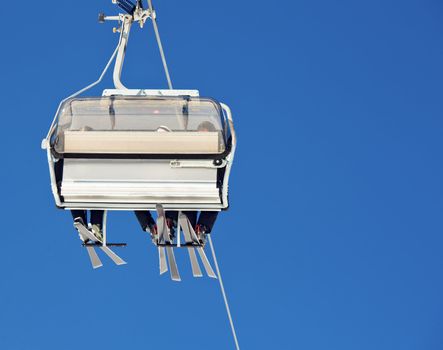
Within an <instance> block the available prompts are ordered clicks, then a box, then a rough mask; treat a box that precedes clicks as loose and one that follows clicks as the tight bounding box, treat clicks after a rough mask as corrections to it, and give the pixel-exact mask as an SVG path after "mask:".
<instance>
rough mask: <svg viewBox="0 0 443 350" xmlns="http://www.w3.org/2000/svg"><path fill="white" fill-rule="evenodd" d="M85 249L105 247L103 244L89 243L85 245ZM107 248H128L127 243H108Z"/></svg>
mask: <svg viewBox="0 0 443 350" xmlns="http://www.w3.org/2000/svg"><path fill="white" fill-rule="evenodd" d="M82 246H83V247H103V243H101V242H88V243H83V244H82ZM106 246H107V247H126V246H127V244H126V243H106Z"/></svg>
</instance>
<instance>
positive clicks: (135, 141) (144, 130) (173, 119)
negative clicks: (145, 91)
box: [51, 96, 228, 154]
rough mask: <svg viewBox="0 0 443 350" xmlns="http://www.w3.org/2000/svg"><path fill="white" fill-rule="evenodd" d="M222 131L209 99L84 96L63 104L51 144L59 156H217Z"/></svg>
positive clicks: (221, 145)
mask: <svg viewBox="0 0 443 350" xmlns="http://www.w3.org/2000/svg"><path fill="white" fill-rule="evenodd" d="M227 132H228V131H227V129H226V120H225V118H224V116H223V113H222V110H221V107H220V104H219V103H218V102H216V101H214V100H211V99H208V98H187V97H186V98H185V97H167V98H166V97H146V96H143V97H132V96H131V97H128V96H118V97H117V96H111V97H87V98H74V99H70V100H68V101H66V102H65V103H64V104H63V105H62V107H61V108H60V112H59V115H58V125H57V128H56V130H55V132H54V134H53V135H52V138H51V143H52V146H53V147H54V149H55V151H56V152H57V153H59V154H64V153H108V154H109V153H110V154H112V153H136V154H165V153H167V154H174V153H177V154H188V153H189V154H221V153H223V152H224V151H225V149H226V139H227Z"/></svg>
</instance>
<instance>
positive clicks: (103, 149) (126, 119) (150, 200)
mask: <svg viewBox="0 0 443 350" xmlns="http://www.w3.org/2000/svg"><path fill="white" fill-rule="evenodd" d="M113 2H114V3H116V4H117V5H119V7H120V8H122V9H124V10H125V11H126V12H127V13H126V14H119V15H118V16H105V15H104V14H100V15H99V21H100V22H105V21H118V22H119V23H120V28H118V29H116V30H115V32H119V33H120V37H119V42H118V45H117V47H116V49H115V51H114V53H113V55H112V56H111V58H110V60H109V61H108V63H107V65H106V67H105V69H104V70H103V72H102V74H101V75H100V77H99V79H98V80H97V81H95V82H94V83H92V84H90V85H88V86H87V87H85V88H83V89H81V90H80V91H78V92H76V93H75V94H73V95H71V96H69V97H68V98H66V99H64V100H63V101H62V102H61V103H60V105H59V108H58V110H57V112H56V115H55V117H54V120H53V123H52V124H51V127H50V128H49V131H48V134H47V136H46V138H45V139H44V140H43V141H42V148H43V149H46V152H47V159H48V165H49V173H50V180H51V188H52V193H53V196H54V199H55V203H56V206H57V207H58V208H61V209H67V210H73V209H86V210H87V209H95V210H104V211H105V216H104V217H105V222H104V230H103V231H104V232H103V240H101V241H97V240H96V241H91V240H90V238H89V236H88V234H87V233H86V231H84V232H81V231H80V230H79V234H80V237H81V238H82V239H83V240H84V241H85V242H86V241H89V244H86V246H87V247H88V253H91V251H92V249H91V245H92V246H96V245H101V246H112V245H114V246H115V245H117V246H120V245H122V244H120V243H119V244H112V243H108V242H107V237H106V212H107V211H108V210H131V211H132V210H156V211H157V213H158V220H160V221H161V220H163V219H164V215H163V214H162V213H164V210H173V211H178V212H179V217H181V220H179V221H183V216H181V215H180V213H181V212H183V211H189V210H194V211H199V210H204V211H221V210H226V209H227V208H228V206H229V202H228V183H229V175H230V170H231V166H232V162H233V158H234V153H235V147H236V135H235V129H234V124H233V120H232V114H231V111H230V109H229V107H228V106H227V105H225V104H223V103H220V102H218V101H216V100H214V99H211V98H203V97H200V96H199V92H198V91H197V90H175V89H173V87H172V83H171V79H170V76H169V71H168V67H167V64H166V60H165V56H164V53H163V47H162V44H161V41H160V36H159V33H158V28H157V24H156V14H155V11H154V10H153V8H152V3H151V1H150V0H148V3H149V8H147V9H143V7H142V4H141V1H137V4H136V5H134V4H132V2H131V1H129V0H114V1H113ZM148 19H151V20H152V23H153V26H154V31H155V34H156V38H157V42H158V46H159V49H160V54H161V57H162V61H163V66H164V69H165V73H166V78H167V81H168V85H169V89H168V90H146V89H128V88H127V87H126V86H125V85H123V83H122V82H121V72H122V67H123V62H124V59H125V54H126V48H127V44H128V38H129V32H130V29H131V26H132V24H133V23H135V22H138V23H139V24H140V26H141V27H143V25H144V23H145V22H146V20H148ZM114 60H115V65H114V74H113V80H114V85H115V88H114V89H106V90H104V91H103V94H102V96H96V97H80V95H81V94H83V93H84V92H86V91H87V90H89V89H91V88H92V87H94V86H96V85H97V84H99V83H100V82H101V80H102V79H103V77H104V75H105V74H106V72H107V71H108V69H109V67H110V65H111V64H112V62H113V61H114ZM158 226H161V227H163V229H162V230H163V232H160V233H159V236H158V237H157V238H156V240H155V242H154V243H155V244H156V245H158V246H159V253H160V255H162V254H161V253H162V250H163V249H164V247H163V246H170V247H172V246H174V247H181V246H185V247H194V246H198V247H200V248H201V246H202V245H203V244H202V243H201V242H200V241H199V240H196V239H195V237H194V236H195V232H192V231H193V229H192V228H190V226H189V225H187V224H186V222H184V221H183V222H182V229H183V231H184V236H185V242H184V244H182V243H181V242H180V230H178V231H179V232H178V242H177V243H173V242H172V241H171V240H170V239H169V231H168V230H169V229H168V227H166V225H163V224H162V223H161V222H158ZM185 227H186V232H185ZM76 228H77V229H79V227H77V226H76ZM106 252H108V253H109V249H106V250H105V253H106ZM203 254H204V252H203ZM108 256H109V257H110V258H111V259H113V260H114V262H115V263H117V264H120V263H121V261H120V260H115V259H114V258H113V255H111V254H108ZM163 256H164V254H163ZM90 258H91V262H92V265H93V266H94V267H97V266H98V265H100V264H98V263H97V258H96V257H95V256H92V255H91V254H90ZM204 258H205V257H203V260H205V259H204ZM171 259H172V260H174V261H172V264H175V259H174V258H173V256H172V257H170V259H169V260H170V262H171ZM191 260H192V256H191ZM94 262H95V263H94ZM163 263H164V261H160V265H162V264H163ZM193 263H194V262H193ZM171 272H172V271H171ZM207 272H208V275H210V276H211V275H214V274H213V272H211V271H210V270H208V269H207ZM194 275H195V274H194ZM172 277H173V279H179V278H178V277H177V275H176V276H172Z"/></svg>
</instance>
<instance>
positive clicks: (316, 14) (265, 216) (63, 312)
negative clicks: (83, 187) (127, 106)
mask: <svg viewBox="0 0 443 350" xmlns="http://www.w3.org/2000/svg"><path fill="white" fill-rule="evenodd" d="M155 5H156V8H157V12H158V21H159V26H160V31H161V35H162V39H163V42H164V47H165V52H166V55H167V58H168V62H169V65H170V71H171V76H172V79H173V82H174V86H175V87H176V88H184V89H187V88H196V89H199V90H200V92H201V95H203V96H211V97H215V98H217V99H219V100H221V101H223V102H225V103H227V104H229V105H230V106H231V108H232V109H233V113H234V118H235V121H236V128H237V133H238V137H239V146H238V153H237V156H236V163H235V165H234V169H233V174H232V182H231V201H232V203H231V209H230V211H229V212H227V213H225V214H224V215H222V216H221V217H220V219H219V221H218V223H217V226H216V229H215V232H214V234H213V239H214V243H215V245H216V248H217V251H218V256H219V262H220V264H221V268H222V272H223V274H224V280H225V284H226V287H227V291H228V294H229V297H230V302H231V307H232V311H233V316H234V319H235V322H236V326H237V330H238V333H239V340H240V345H241V347H242V348H243V349H281V350H286V349H288V350H292V349H303V350H311V349H313V350H314V349H315V350H317V349H321V350H324V349H327V350H329V349H339V350H355V349H363V350H365V349H368V350H369V349H370V350H372V349H377V350H384V349H386V350H392V349H402V350H406V349H420V350H433V349H441V348H442V347H443V336H442V332H441V329H442V327H443V316H442V315H443V300H442V295H443V277H442V270H443V254H442V250H443V249H442V248H443V235H442V232H443V230H442V225H443V223H442V212H443V188H442V178H443V164H442V155H441V154H442V150H443V138H442V132H443V121H442V115H443V114H442V112H443V102H442V98H441V95H442V90H443V89H442V81H443V69H442V62H443V45H442V44H443V39H442V38H443V36H442V30H443V18H442V17H443V5H442V3H441V2H439V1H435V0H429V1H428V0H425V1H402V2H400V1H373V2H370V3H368V2H365V3H363V2H354V1H342V2H339V3H337V2H330V1H321V0H317V1H307V0H301V1H274V2H264V1H242V2H212V1H211V2H209V1H203V0H195V1H194V0H191V1H186V2H184V1H166V0H158V1H156V3H155ZM21 6H22V8H21V9H20V10H19V11H16V10H14V11H13V12H6V11H12V10H13V9H11V8H5V7H4V8H3V14H4V16H3V33H4V34H3V40H2V49H1V50H2V51H1V55H0V63H1V67H2V74H1V77H2V78H1V82H2V84H1V85H0V92H1V93H0V103H1V106H2V115H3V118H2V120H3V130H4V132H3V135H2V137H1V139H0V140H1V141H0V142H1V143H2V148H3V150H4V152H3V171H2V172H1V175H0V176H1V179H2V182H1V183H2V190H3V191H2V197H3V201H2V215H1V217H2V221H3V224H2V232H3V239H2V248H3V249H2V254H1V255H0V262H1V265H0V266H1V268H0V276H1V278H0V281H1V282H0V296H1V300H2V301H1V306H2V307H1V312H0V348H1V349H5V350H28V349H32V350H40V349H44V350H51V349H63V350H71V349H79V348H83V349H104V348H106V349H108V350H113V349H146V348H148V349H150V348H152V349H156V348H160V347H161V348H162V349H164V350H166V349H188V348H189V349H191V348H192V349H194V350H198V349H209V348H210V349H214V350H215V349H231V348H234V345H233V341H232V338H231V335H230V331H229V325H228V322H227V318H226V315H225V311H224V306H223V302H222V299H221V294H220V291H219V289H218V285H217V283H216V282H215V281H212V280H208V279H200V280H195V279H193V278H192V277H191V272H190V268H189V264H188V262H187V261H186V260H185V256H184V254H179V256H178V260H179V263H180V266H181V272H182V277H183V279H184V281H183V282H182V283H180V284H177V283H173V282H171V281H170V280H169V279H168V277H166V276H163V277H160V276H158V269H157V256H156V251H155V249H154V247H153V246H152V245H151V243H150V242H149V240H148V239H147V237H146V236H144V235H143V234H142V233H141V232H139V228H138V226H137V223H136V220H135V217H134V215H133V214H132V213H121V212H119V213H111V215H110V218H109V226H110V228H109V234H110V235H112V237H113V238H114V239H115V240H125V241H127V242H128V247H127V248H125V249H124V250H122V251H121V255H122V256H123V257H124V258H125V259H126V260H127V261H128V262H129V264H128V265H127V266H124V267H115V266H113V265H112V264H111V263H110V262H108V261H107V260H105V258H103V261H104V262H105V263H106V262H107V264H106V265H105V267H104V268H102V269H100V270H98V271H93V270H92V269H91V268H90V265H89V262H88V259H87V256H86V252H85V251H84V250H83V249H82V248H81V246H80V245H79V241H78V238H77V236H76V233H75V231H74V229H73V227H72V223H71V219H70V216H69V214H68V213H65V212H62V211H59V210H57V209H56V208H55V206H54V204H53V199H52V196H51V193H50V187H49V176H48V170H47V164H46V158H45V153H44V152H43V151H42V150H40V148H39V146H40V141H41V139H42V138H43V137H44V135H45V134H46V132H47V129H48V127H49V124H50V122H51V120H52V117H53V114H54V112H55V110H56V108H57V105H58V103H59V101H60V100H61V99H62V98H64V97H65V96H67V95H69V94H70V93H72V92H74V91H76V90H78V89H79V88H81V87H83V86H85V85H86V84H88V83H90V82H92V81H94V80H95V79H96V78H97V77H98V75H99V73H100V71H101V69H102V67H103V66H104V64H105V63H106V61H107V59H108V57H109V56H110V55H111V53H112V51H113V49H114V47H115V44H116V40H117V36H116V35H114V34H113V33H112V24H104V25H99V24H98V23H97V21H96V16H97V14H98V12H100V11H104V12H106V13H107V14H113V13H114V12H115V8H114V6H113V5H112V4H111V2H110V1H82V2H78V1H70V2H63V4H61V3H60V2H55V1H47V2H36V1H34V2H26V3H24V4H23V5H21ZM6 13H8V15H5V14H6ZM20 16H23V17H20ZM126 63H127V64H126V66H125V69H124V71H123V79H122V80H123V82H124V83H125V84H127V85H128V86H130V87H134V88H166V87H167V86H166V81H165V78H164V76H163V71H162V67H161V61H160V58H159V55H158V51H157V48H156V46H155V40H154V36H153V32H152V28H151V27H150V26H148V27H147V28H146V29H145V30H143V31H140V30H139V29H137V28H134V30H133V32H132V34H131V38H130V43H129V49H128V56H127V61H126ZM109 87H112V81H111V79H110V77H107V79H106V80H105V81H104V82H103V84H102V85H101V86H100V88H98V89H96V90H95V91H94V93H95V94H100V93H101V90H103V89H105V88H109Z"/></svg>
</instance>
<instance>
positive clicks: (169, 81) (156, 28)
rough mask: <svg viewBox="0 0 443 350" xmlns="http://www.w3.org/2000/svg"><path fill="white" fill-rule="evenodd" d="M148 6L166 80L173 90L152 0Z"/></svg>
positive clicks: (149, 0)
mask: <svg viewBox="0 0 443 350" xmlns="http://www.w3.org/2000/svg"><path fill="white" fill-rule="evenodd" d="M148 6H149V11H150V13H151V19H152V26H153V27H154V32H155V37H156V39H157V45H158V49H159V50H160V56H161V58H162V63H163V68H164V70H165V74H166V80H167V81H168V86H169V89H170V90H172V89H173V88H172V82H171V77H170V75H169V69H168V64H167V63H166V57H165V53H164V51H163V45H162V42H161V39H160V33H159V31H158V26H157V20H156V18H155V16H156V15H155V12H154V9H153V7H152V0H148Z"/></svg>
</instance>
